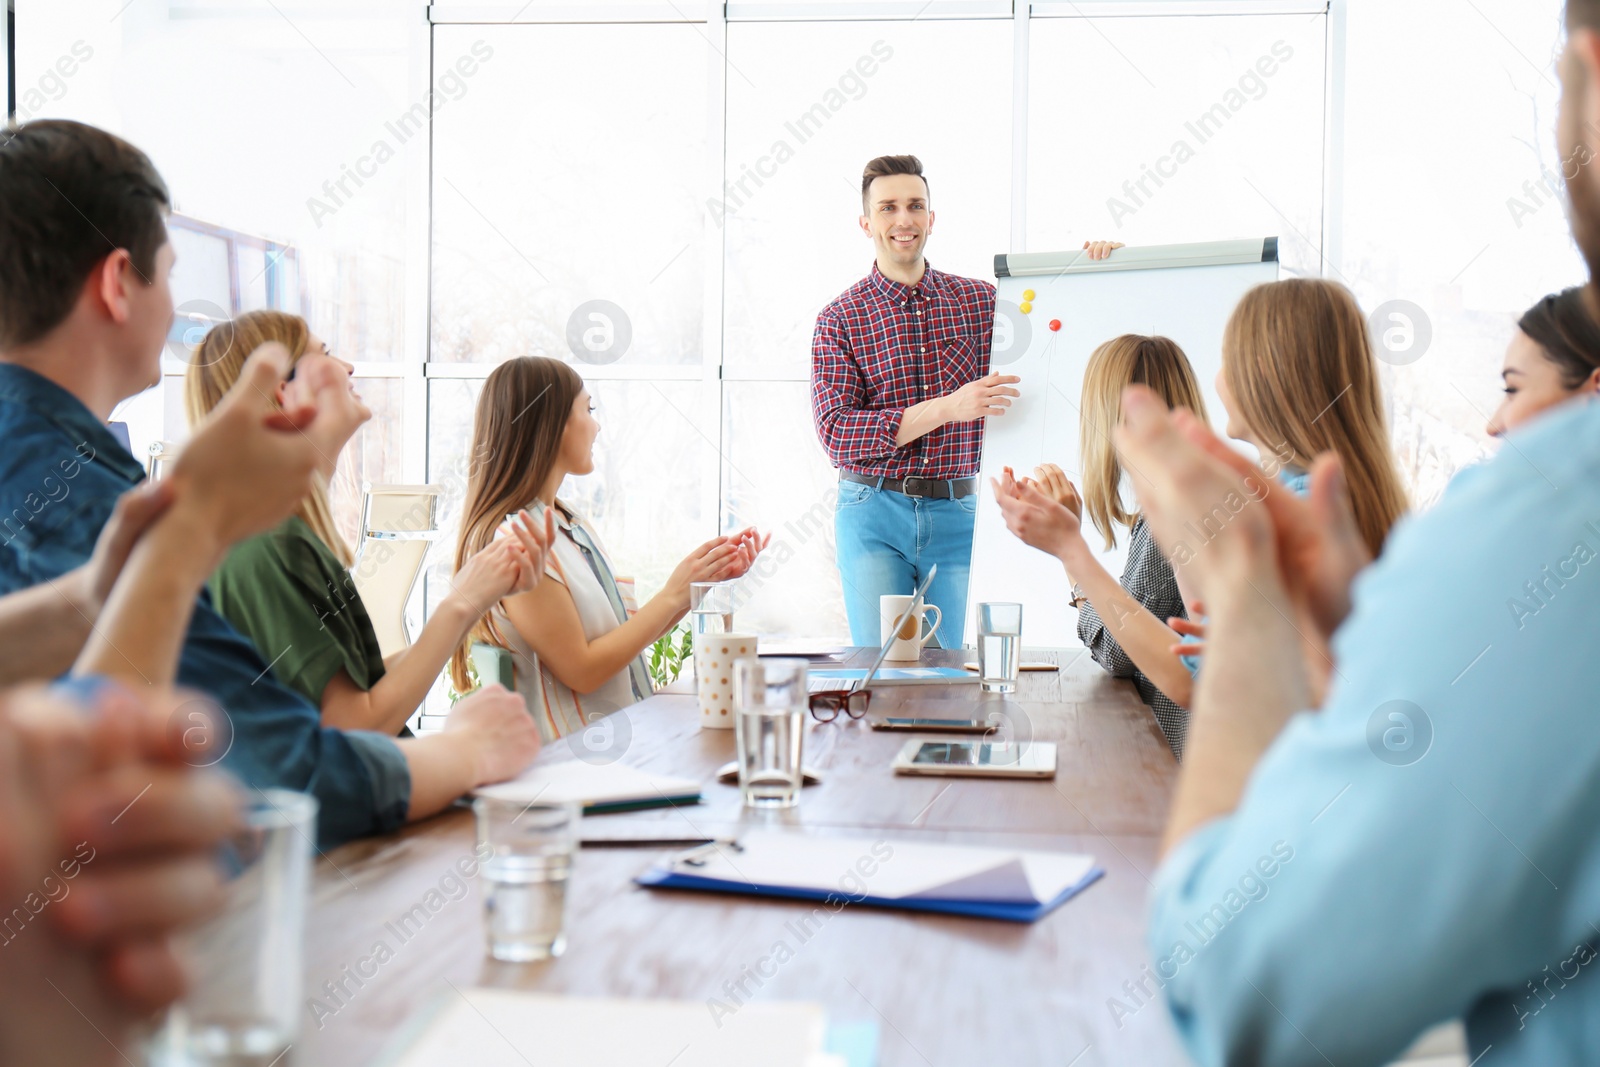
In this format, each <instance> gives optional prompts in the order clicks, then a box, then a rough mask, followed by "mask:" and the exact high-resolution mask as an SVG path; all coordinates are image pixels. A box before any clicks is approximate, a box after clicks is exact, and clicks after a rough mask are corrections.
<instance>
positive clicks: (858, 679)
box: [806, 563, 978, 693]
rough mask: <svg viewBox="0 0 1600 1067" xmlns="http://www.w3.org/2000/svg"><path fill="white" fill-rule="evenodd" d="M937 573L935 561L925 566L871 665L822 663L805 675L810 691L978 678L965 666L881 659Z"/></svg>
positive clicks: (968, 681)
mask: <svg viewBox="0 0 1600 1067" xmlns="http://www.w3.org/2000/svg"><path fill="white" fill-rule="evenodd" d="M938 573H939V565H938V564H937V563H936V564H934V565H933V566H932V567H929V568H928V575H927V577H926V578H924V579H922V584H921V585H920V586H918V587H917V591H916V593H915V594H913V596H912V598H911V603H910V605H909V606H908V607H907V608H906V610H905V611H904V612H903V613H902V614H901V615H900V617H899V618H898V619H896V620H895V621H894V625H893V626H891V627H890V628H889V636H888V637H887V638H886V639H885V640H884V642H883V647H882V648H880V649H878V658H877V659H875V660H873V661H872V666H871V667H870V668H868V669H867V670H864V671H863V670H860V669H855V670H851V669H847V668H841V667H823V668H820V669H813V670H812V671H811V672H810V673H809V675H808V676H807V679H806V688H807V689H808V690H809V691H811V692H813V693H821V692H826V691H827V690H830V689H840V688H846V687H847V688H848V689H849V691H850V692H852V693H855V692H859V691H860V690H862V689H865V688H866V687H867V686H868V685H871V684H874V683H876V684H878V685H966V684H971V683H975V682H977V681H978V677H977V675H975V674H973V673H972V672H970V671H968V670H966V669H965V668H964V667H884V665H883V661H884V660H886V659H888V658H889V649H890V648H892V647H893V646H894V639H895V635H896V634H898V633H899V632H900V628H901V627H902V626H904V625H905V624H906V622H907V621H908V620H910V619H913V618H915V617H916V615H917V612H919V611H920V610H921V609H922V603H923V601H924V600H925V599H926V598H927V596H928V587H929V586H931V585H932V584H933V577H934V575H936V574H938Z"/></svg>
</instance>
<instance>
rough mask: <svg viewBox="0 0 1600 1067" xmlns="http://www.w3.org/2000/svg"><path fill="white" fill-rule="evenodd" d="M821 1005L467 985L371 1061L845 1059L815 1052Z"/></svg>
mask: <svg viewBox="0 0 1600 1067" xmlns="http://www.w3.org/2000/svg"><path fill="white" fill-rule="evenodd" d="M824 1038H825V1025H824V1019H823V1012H822V1008H821V1006H820V1005H816V1004H783V1003H773V1004H762V1003H749V1004H745V1005H743V1006H742V1007H740V1008H739V1009H738V1010H737V1011H735V1012H733V1013H732V1014H730V1015H723V1016H720V1017H717V1018H713V1016H712V1014H711V1013H709V1012H708V1011H707V1010H706V1006H705V1004H703V1003H700V1002H698V1001H670V1000H602V999H587V998H582V997H554V996H546V995H543V994H537V993H521V992H516V991H513V990H506V989H467V990H462V991H459V992H453V993H450V994H449V999H448V1000H447V1001H445V1002H444V1004H443V1005H442V1006H441V1007H440V1009H439V1010H438V1011H437V1012H436V1013H435V1014H433V1015H432V1016H431V1017H430V1018H429V1019H427V1020H426V1023H425V1029H424V1030H423V1032H422V1033H421V1035H420V1036H418V1037H417V1038H416V1039H415V1040H413V1041H407V1042H405V1044H406V1046H407V1047H404V1048H403V1049H402V1050H401V1051H399V1052H398V1053H393V1054H390V1055H388V1056H385V1057H384V1058H383V1059H382V1060H381V1061H380V1062H382V1063H386V1064H392V1065H393V1067H439V1065H440V1064H456V1063H461V1064H471V1065H472V1067H528V1064H530V1063H536V1064H539V1065H540V1067H650V1065H654V1064H660V1065H665V1064H669V1063H670V1064H672V1067H845V1061H844V1060H843V1059H841V1058H839V1057H836V1056H830V1055H827V1054H826V1053H825V1052H823V1047H824Z"/></svg>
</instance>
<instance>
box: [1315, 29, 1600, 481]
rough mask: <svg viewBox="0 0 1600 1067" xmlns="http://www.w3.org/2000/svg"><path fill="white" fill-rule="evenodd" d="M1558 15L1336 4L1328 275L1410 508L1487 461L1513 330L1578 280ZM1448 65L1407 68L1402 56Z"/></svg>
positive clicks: (1411, 62) (1581, 271)
mask: <svg viewBox="0 0 1600 1067" xmlns="http://www.w3.org/2000/svg"><path fill="white" fill-rule="evenodd" d="M1561 18H1562V5H1561V4H1560V3H1559V2H1557V0H1540V2H1538V3H1509V2H1502V3H1490V4H1479V5H1476V6H1474V7H1469V8H1467V9H1465V10H1464V12H1463V13H1462V17H1460V18H1452V17H1448V16H1447V15H1446V14H1445V12H1444V10H1443V9H1442V7H1441V6H1439V5H1435V4H1385V3H1358V4H1352V5H1351V8H1350V14H1349V39H1348V44H1347V48H1348V53H1349V55H1350V56H1352V57H1356V56H1359V57H1360V61H1359V62H1355V61H1354V60H1352V61H1351V62H1350V63H1349V64H1347V67H1346V76H1345V79H1344V93H1345V102H1344V109H1345V121H1344V122H1343V124H1342V144H1341V146H1340V148H1341V154H1342V157H1343V166H1342V168H1341V169H1340V170H1341V173H1342V176H1343V189H1342V191H1341V195H1340V196H1339V198H1338V200H1337V201H1335V202H1334V203H1333V204H1332V205H1331V210H1332V211H1334V212H1336V213H1337V214H1338V216H1339V218H1340V220H1341V224H1340V227H1339V233H1340V236H1341V240H1342V254H1341V255H1340V256H1339V257H1338V258H1337V259H1336V260H1335V261H1333V262H1331V263H1330V265H1329V271H1328V276H1329V277H1333V278H1338V279H1340V280H1343V281H1345V282H1346V283H1347V284H1349V285H1350V286H1351V287H1352V288H1353V289H1354V290H1355V292H1356V295H1357V296H1358V297H1360V299H1361V305H1362V307H1363V308H1365V309H1366V310H1367V312H1368V313H1369V314H1372V313H1378V314H1380V315H1381V316H1382V318H1383V322H1382V324H1381V325H1382V327H1383V328H1384V329H1385V330H1388V331H1393V336H1394V339H1395V341H1396V342H1397V344H1396V346H1395V347H1396V348H1397V349H1399V351H1397V352H1396V353H1394V354H1386V362H1385V364H1384V368H1383V369H1384V392H1385V395H1386V397H1387V399H1388V402H1389V413H1390V420H1389V421H1390V432H1391V435H1392V436H1393V439H1394V442H1395V447H1396V450H1397V453H1398V456H1399V459H1400V463H1401V466H1402V468H1403V469H1404V471H1405V473H1406V475H1407V477H1408V480H1409V481H1410V483H1411V488H1412V492H1413V502H1414V503H1415V504H1416V505H1417V506H1423V507H1425V506H1427V505H1428V504H1431V503H1432V502H1433V501H1434V500H1436V499H1437V498H1438V496H1439V494H1440V493H1441V492H1443V490H1444V486H1445V483H1446V482H1448V481H1449V480H1450V478H1451V476H1453V475H1454V474H1455V473H1456V472H1457V471H1459V470H1460V469H1461V468H1462V467H1464V466H1466V465H1467V464H1470V463H1472V462H1475V461H1476V460H1478V459H1481V458H1482V457H1483V456H1484V455H1486V454H1487V453H1488V452H1489V451H1490V450H1491V447H1492V446H1491V442H1490V440H1489V438H1488V437H1487V436H1486V435H1485V433H1484V425H1485V423H1486V422H1487V421H1488V419H1489V416H1490V415H1491V414H1492V413H1493V411H1494V408H1495V406H1496V405H1497V404H1499V402H1500V399H1501V396H1500V392H1499V390H1500V366H1501V360H1502V358H1503V356H1504V352H1505V347H1506V344H1507V342H1509V341H1510V339H1511V336H1512V333H1513V332H1514V330H1515V328H1516V320H1517V318H1518V316H1520V315H1521V313H1522V312H1523V311H1524V310H1526V309H1527V308H1528V307H1529V306H1530V305H1531V304H1532V303H1534V301H1536V300H1538V299H1539V298H1540V297H1542V296H1544V295H1545V294H1546V293H1551V292H1555V291H1557V290H1559V289H1562V288H1565V287H1566V286H1570V285H1578V284H1582V283H1583V282H1584V281H1585V279H1586V278H1587V274H1588V272H1587V271H1586V270H1585V268H1584V266H1583V262H1582V260H1581V258H1580V257H1579V255H1578V253H1577V250H1576V247H1575V246H1574V245H1573V242H1572V238H1571V236H1570V233H1569V230H1568V226H1567V219H1566V211H1565V193H1564V190H1563V187H1562V182H1561V179H1560V172H1561V169H1562V165H1561V162H1560V157H1559V155H1558V152H1557V149H1556V140H1555V118H1556V108H1557V103H1558V100H1559V97H1560V90H1559V81H1558V78H1557V74H1556V65H1555V60H1556V57H1557V55H1558V52H1559V49H1560V47H1561V41H1562V22H1561ZM1421 40H1426V41H1427V42H1428V48H1429V49H1430V50H1433V51H1436V52H1437V54H1438V55H1440V56H1448V57H1449V61H1448V63H1444V62H1441V63H1437V64H1429V65H1428V67H1427V69H1426V71H1423V70H1419V68H1418V65H1417V63H1416V62H1415V59H1414V52H1413V51H1412V48H1413V47H1414V45H1415V42H1417V41H1421Z"/></svg>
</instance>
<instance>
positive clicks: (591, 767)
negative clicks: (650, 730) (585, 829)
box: [475, 759, 700, 804]
mask: <svg viewBox="0 0 1600 1067" xmlns="http://www.w3.org/2000/svg"><path fill="white" fill-rule="evenodd" d="M475 792H476V794H477V795H478V796H480V797H497V798H499V799H502V800H520V801H522V802H523V803H524V804H531V803H533V802H534V801H536V800H539V801H544V802H546V803H554V804H560V803H578V804H617V803H627V802H630V801H635V800H661V799H663V798H665V797H681V796H688V795H693V794H695V793H698V792H700V783H699V782H697V781H695V780H694V779H693V778H669V777H667V776H666V775H662V774H650V773H647V772H645V771H641V770H639V768H637V767H629V766H626V765H624V764H621V763H605V764H594V763H586V762H584V761H583V760H576V759H575V760H568V761H566V762H565V763H544V764H540V763H536V764H534V765H533V766H532V767H529V768H528V769H527V770H526V771H524V772H522V774H521V775H519V776H518V777H516V778H513V779H511V781H509V782H500V783H499V784H497V785H486V786H483V787H482V788H480V789H477V790H475Z"/></svg>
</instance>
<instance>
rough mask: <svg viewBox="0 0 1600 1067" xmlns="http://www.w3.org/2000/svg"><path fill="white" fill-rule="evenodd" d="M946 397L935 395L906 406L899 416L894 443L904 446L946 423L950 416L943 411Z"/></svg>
mask: <svg viewBox="0 0 1600 1067" xmlns="http://www.w3.org/2000/svg"><path fill="white" fill-rule="evenodd" d="M946 399H947V398H946V397H942V396H941V397H935V398H934V399H932V400H924V401H923V402H922V403H920V404H912V405H911V406H910V407H908V408H906V409H905V412H904V413H902V414H901V416H900V430H899V432H898V433H896V434H895V435H894V443H895V444H896V445H899V446H900V447H902V448H904V447H905V446H906V445H909V444H910V443H911V442H913V441H915V440H917V439H918V438H922V437H926V436H928V435H929V434H930V433H932V432H933V431H935V430H937V429H938V428H939V427H941V426H943V425H945V424H946V423H948V422H949V421H950V416H949V415H947V414H946V413H945V400H946Z"/></svg>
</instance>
